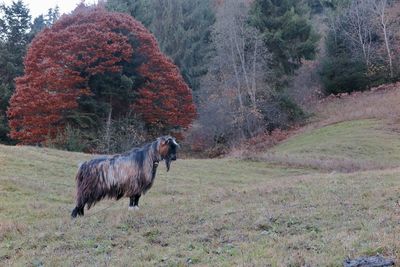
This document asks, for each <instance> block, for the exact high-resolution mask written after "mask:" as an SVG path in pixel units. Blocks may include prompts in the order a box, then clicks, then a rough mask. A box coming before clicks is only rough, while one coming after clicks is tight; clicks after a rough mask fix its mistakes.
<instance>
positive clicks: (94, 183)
mask: <svg viewBox="0 0 400 267" xmlns="http://www.w3.org/2000/svg"><path fill="white" fill-rule="evenodd" d="M178 147H179V145H178V143H177V142H176V141H175V138H173V137H171V136H163V137H159V138H157V140H156V141H154V142H152V143H148V144H146V145H144V146H143V147H141V148H135V149H132V150H131V151H129V152H126V153H124V154H118V155H114V156H108V157H102V158H96V159H92V160H90V161H86V162H85V163H83V164H82V165H81V166H80V167H79V170H78V173H77V175H76V189H77V192H76V207H75V208H74V210H73V211H72V213H71V216H72V217H73V218H75V217H76V216H78V215H79V216H83V214H84V207H85V205H87V209H90V207H91V206H93V205H94V204H96V202H98V201H100V200H102V199H103V198H105V197H108V198H114V199H116V200H118V199H120V198H122V197H124V196H125V197H129V198H130V202H129V209H133V210H136V209H139V207H138V205H139V198H140V196H141V195H142V194H145V193H146V192H147V191H148V190H149V189H150V188H151V186H152V185H153V182H154V178H155V176H156V171H157V166H158V163H159V162H160V161H161V160H165V163H166V167H167V171H169V168H170V165H171V161H173V160H176V150H177V148H178Z"/></svg>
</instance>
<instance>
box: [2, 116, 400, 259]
mask: <svg viewBox="0 0 400 267" xmlns="http://www.w3.org/2000/svg"><path fill="white" fill-rule="evenodd" d="M355 123H356V124H357V123H359V126H360V127H361V128H360V129H362V127H367V126H368V127H370V126H373V125H375V123H377V122H374V121H365V122H355ZM357 125H358V124H357ZM339 126H340V125H337V126H336V127H339ZM332 127H335V126H332ZM328 129H329V128H328ZM331 129H332V130H333V129H335V131H337V132H340V131H342V132H340V133H341V134H339V136H342V135H343V134H346V133H348V130H346V129H347V127H346V124H344V125H342V126H341V127H339V128H331ZM360 131H361V130H360ZM312 134H313V135H315V140H318V138H319V139H320V140H323V139H324V138H322V136H324V135H325V134H326V135H327V136H329V135H330V134H331V133H330V131H328V132H324V131H322V132H318V131H317V132H313V133H312ZM298 138H299V139H298V141H297V142H295V141H294V140H292V141H288V142H287V143H286V144H282V145H281V147H280V148H279V149H278V148H277V151H278V150H281V151H285V153H286V152H287V151H297V153H299V154H301V153H308V152H306V151H303V150H304V149H306V147H307V146H308V145H307V143H313V142H312V141H311V140H308V139H307V136H303V137H302V136H298ZM393 142H394V140H393ZM296 143H297V144H296ZM321 143H323V142H322V141H321ZM332 147H334V145H332ZM388 147H394V146H388ZM338 149H340V148H338ZM393 149H394V148H393ZM315 151H325V150H324V148H323V147H320V148H318V149H315ZM311 152H312V151H311ZM282 153H283V152H282ZM315 153H317V152H315ZM318 153H320V152H318ZM321 153H322V152H321ZM327 154H330V152H329V153H327ZM383 154H384V153H383V152H382V155H383ZM332 155H333V156H335V151H332ZM349 156H351V155H350V154H349ZM88 157H89V156H88V155H84V154H79V153H68V152H60V151H56V150H51V149H40V148H32V147H6V146H0V203H1V205H0V265H1V266H4V265H6V266H7V265H13V266H29V265H33V266H87V265H91V266H93V265H96V266H106V265H109V266H154V265H156V266H186V265H199V266H207V265H212V266H232V265H241V266H265V265H268V264H270V265H272V266H304V265H308V266H321V265H323V266H339V265H341V263H342V261H343V260H344V259H345V258H346V257H348V256H349V257H356V256H359V255H366V254H367V255H375V254H376V253H382V254H384V255H386V256H389V257H392V258H400V237H399V233H400V225H399V221H400V207H399V206H398V205H397V204H396V201H397V200H398V199H399V198H400V191H399V188H400V179H399V178H398V177H399V173H400V169H387V170H379V171H369V172H354V173H351V174H340V173H326V172H320V171H318V170H313V169H309V168H301V169H296V168H287V167H280V166H271V165H268V164H267V163H265V162H252V161H238V160H233V159H219V160H178V161H177V162H174V163H173V166H172V168H171V171H170V172H169V173H166V172H165V168H164V166H160V168H159V169H160V172H159V175H158V176H157V179H156V183H155V185H154V187H153V188H152V189H151V190H150V191H149V192H148V194H147V195H145V196H144V197H143V199H142V201H141V210H140V211H138V212H129V211H128V209H127V205H128V200H127V199H125V200H121V201H118V202H114V201H103V202H100V203H99V204H98V205H96V206H95V207H94V208H93V209H91V210H90V211H88V212H87V213H86V214H87V216H85V217H83V218H79V219H77V220H74V221H72V220H71V219H70V217H69V214H70V211H71V209H72V208H73V205H74V193H75V185H74V175H75V172H76V169H77V165H78V164H79V162H80V161H82V160H85V159H87V158H88ZM396 157H397V156H396ZM396 157H394V158H390V160H392V161H393V162H395V160H396V159H397V158H396ZM366 158H367V159H371V157H367V156H366ZM372 159H374V158H372Z"/></svg>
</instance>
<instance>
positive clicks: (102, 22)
mask: <svg viewBox="0 0 400 267" xmlns="http://www.w3.org/2000/svg"><path fill="white" fill-rule="evenodd" d="M135 57H138V58H141V59H143V60H141V62H142V63H141V64H140V65H139V66H136V68H137V69H136V71H137V73H138V74H139V75H140V76H141V77H142V78H143V81H144V82H143V84H141V85H137V86H139V87H137V88H130V89H129V90H132V91H137V95H138V99H137V100H136V101H135V102H134V103H130V104H129V105H128V106H127V107H125V109H126V113H128V111H129V110H130V109H131V108H132V107H133V108H134V110H135V112H137V113H139V114H141V115H142V117H143V119H144V120H145V122H146V123H147V124H148V126H149V127H150V128H151V127H157V129H161V130H163V131H168V130H170V129H178V128H186V127H188V126H189V124H190V123H191V122H192V120H193V118H194V116H195V108H194V104H193V101H192V95H191V91H190V89H189V88H188V86H187V85H186V84H185V82H184V81H183V79H182V77H181V75H180V73H179V71H178V69H177V68H176V66H175V65H173V63H172V62H171V60H169V59H168V58H167V57H165V56H164V55H163V54H162V53H161V51H160V49H159V48H158V45H157V42H156V40H155V38H154V37H153V36H152V35H151V33H150V32H149V31H148V30H146V29H145V28H144V27H143V25H142V24H141V23H139V22H137V21H136V20H134V19H133V18H132V17H130V16H129V15H127V14H120V13H112V12H107V11H105V10H104V9H102V8H97V7H85V6H84V5H80V6H79V7H78V8H77V9H76V10H75V11H74V12H73V13H72V14H71V15H64V16H62V17H61V19H60V20H58V21H57V22H56V23H55V24H54V25H53V26H52V27H51V28H50V29H45V30H44V31H42V32H41V33H39V34H38V35H37V36H36V37H35V39H34V40H33V41H32V43H31V45H30V47H29V50H28V52H27V56H26V58H25V62H24V66H25V74H24V76H22V77H19V78H18V79H17V80H16V91H15V93H14V95H13V96H12V98H11V101H10V108H9V110H8V116H9V122H10V127H11V134H10V135H11V137H12V138H14V139H17V140H19V141H20V142H22V143H24V144H33V143H41V142H43V141H46V138H52V137H54V136H55V135H56V134H57V132H58V131H59V130H60V129H62V128H63V127H64V126H65V122H66V121H65V117H66V114H67V113H68V112H70V111H71V110H75V109H77V108H78V107H79V105H78V102H77V100H78V98H79V97H80V96H83V95H93V94H94V92H95V90H93V88H89V79H90V78H91V77H93V76H95V75H98V74H104V73H121V75H122V74H123V66H124V65H127V64H134V63H131V62H132V59H133V58H135ZM136 64H137V63H136Z"/></svg>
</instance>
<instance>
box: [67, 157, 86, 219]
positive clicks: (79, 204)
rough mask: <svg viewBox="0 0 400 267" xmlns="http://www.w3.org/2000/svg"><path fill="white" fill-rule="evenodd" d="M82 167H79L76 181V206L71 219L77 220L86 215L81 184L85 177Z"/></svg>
mask: <svg viewBox="0 0 400 267" xmlns="http://www.w3.org/2000/svg"><path fill="white" fill-rule="evenodd" d="M82 165H83V164H80V165H79V169H78V173H77V174H76V177H75V180H76V199H75V201H76V206H75V208H74V209H73V210H72V213H71V217H72V218H76V217H77V216H78V215H79V216H83V215H84V208H85V204H86V203H85V201H83V199H82V197H83V196H82V191H81V190H82V188H81V184H82V181H83V175H82Z"/></svg>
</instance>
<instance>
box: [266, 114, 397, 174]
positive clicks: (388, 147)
mask: <svg viewBox="0 0 400 267" xmlns="http://www.w3.org/2000/svg"><path fill="white" fill-rule="evenodd" d="M266 156H267V157H270V158H271V159H274V161H278V162H279V161H280V162H282V163H284V162H285V161H286V162H289V163H290V162H294V163H298V164H296V165H305V166H307V165H310V166H315V167H317V168H318V165H322V164H320V163H326V164H325V165H323V166H322V167H323V169H324V168H328V169H329V163H331V164H332V169H331V170H335V169H337V168H338V167H340V165H343V167H346V165H349V166H348V169H349V170H352V167H353V168H355V169H374V168H375V169H376V168H385V167H392V166H394V167H395V166H398V163H399V162H400V138H399V128H396V127H394V125H390V124H389V123H388V122H385V121H378V120H373V119H369V120H355V121H346V122H340V123H336V124H333V125H329V126H326V127H322V128H319V129H314V130H311V131H306V132H303V133H301V134H298V135H297V136H295V137H293V138H290V139H288V140H287V141H285V142H283V143H282V144H280V145H278V146H276V147H274V148H273V149H272V150H271V151H269V152H268V154H266ZM301 163H303V164H301Z"/></svg>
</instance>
